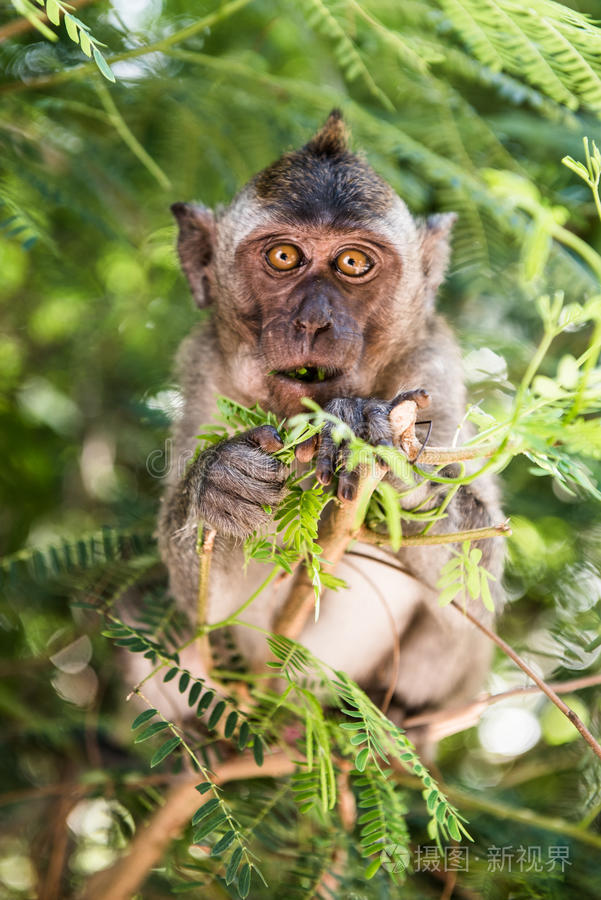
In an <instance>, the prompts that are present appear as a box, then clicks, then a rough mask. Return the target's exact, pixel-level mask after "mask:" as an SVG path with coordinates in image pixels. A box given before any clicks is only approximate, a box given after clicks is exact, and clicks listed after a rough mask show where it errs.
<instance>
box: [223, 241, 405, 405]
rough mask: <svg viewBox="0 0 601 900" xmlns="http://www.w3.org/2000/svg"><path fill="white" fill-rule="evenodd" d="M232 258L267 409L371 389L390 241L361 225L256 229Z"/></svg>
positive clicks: (394, 271) (390, 263)
mask: <svg viewBox="0 0 601 900" xmlns="http://www.w3.org/2000/svg"><path fill="white" fill-rule="evenodd" d="M235 266H236V270H237V273H238V280H239V289H238V291H237V292H236V293H237V295H238V297H239V298H241V299H242V303H241V305H240V307H239V309H240V312H241V314H242V317H244V318H246V320H247V322H248V325H249V328H248V331H247V335H248V337H247V340H248V342H249V344H252V345H253V352H252V357H253V360H254V367H257V366H258V367H262V373H261V374H262V376H263V380H264V384H265V387H266V390H267V392H268V394H269V396H270V400H271V402H272V405H273V406H274V407H275V408H277V409H278V410H279V411H281V412H282V413H284V414H288V415H290V414H292V413H293V412H296V411H298V410H299V409H301V408H302V398H303V397H310V398H311V399H313V400H315V401H317V402H318V403H320V404H323V403H325V402H327V401H328V400H330V399H332V398H333V397H340V396H356V395H361V394H365V395H367V394H368V393H370V392H371V391H372V390H373V387H374V385H373V381H374V378H375V376H376V374H377V371H378V369H379V368H380V367H381V365H382V361H383V359H384V358H385V357H387V355H388V352H387V351H388V346H389V344H390V333H389V328H388V327H387V326H389V325H390V324H392V323H391V321H390V312H388V313H387V307H388V308H389V307H390V298H391V296H394V294H395V293H396V287H397V285H398V283H399V280H400V278H401V273H402V261H401V259H400V256H399V254H398V252H397V250H396V249H395V248H394V247H393V246H392V245H391V244H390V242H388V241H387V240H385V239H384V238H383V237H382V235H378V234H377V233H375V232H372V231H369V230H366V229H356V228H355V229H332V228H329V227H324V226H316V225H302V226H300V225H295V226H294V227H290V226H288V227H281V228H275V229H274V228H273V226H272V227H262V228H258V229H256V230H255V231H254V232H252V233H251V234H250V235H249V237H248V238H247V239H245V240H244V241H243V242H242V243H241V244H240V245H239V248H238V251H237V253H236V260H235ZM245 313H246V315H245ZM258 374H259V373H258V372H256V375H258Z"/></svg>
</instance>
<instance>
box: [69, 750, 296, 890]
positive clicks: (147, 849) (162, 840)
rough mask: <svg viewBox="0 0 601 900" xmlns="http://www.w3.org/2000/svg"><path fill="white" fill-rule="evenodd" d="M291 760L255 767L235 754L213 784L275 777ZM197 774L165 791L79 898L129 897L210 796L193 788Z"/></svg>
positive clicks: (275, 758)
mask: <svg viewBox="0 0 601 900" xmlns="http://www.w3.org/2000/svg"><path fill="white" fill-rule="evenodd" d="M294 766H295V763H294V762H292V760H290V759H288V757H287V756H285V755H284V754H283V753H274V754H272V755H271V756H267V757H266V758H265V762H264V763H263V765H262V766H261V767H260V768H259V766H257V764H256V762H255V761H254V758H253V756H252V754H249V753H245V754H243V755H242V756H237V757H236V758H235V759H231V760H229V761H228V762H225V763H223V765H221V766H218V767H217V768H216V770H215V776H214V779H213V781H214V783H215V784H219V785H221V784H225V783H226V782H228V781H241V780H243V779H245V778H279V777H281V776H282V775H289V774H290V773H291V772H293V771H294ZM198 782H199V775H198V774H195V775H192V776H187V777H186V779H185V780H184V781H182V782H181V783H180V784H178V785H176V786H175V787H173V788H172V789H171V791H170V792H169V793H168V794H167V797H166V799H165V803H164V805H163V806H161V807H160V809H158V810H157V811H156V812H155V813H154V815H153V816H152V818H151V820H150V822H149V823H148V825H147V826H146V827H142V828H139V829H138V832H137V834H136V836H135V838H134V839H133V841H132V842H131V844H130V845H129V848H128V850H127V852H126V853H125V855H124V856H122V857H121V858H120V859H119V860H118V861H117V862H116V863H114V864H113V865H112V866H110V867H109V868H108V869H104V870H103V871H102V872H98V873H97V874H96V875H93V876H92V878H90V879H89V880H88V882H87V884H86V885H85V887H84V890H83V893H82V894H80V900H109V898H110V900H130V898H131V897H132V896H133V895H134V894H136V893H137V891H138V890H139V889H140V887H141V885H142V884H143V883H144V881H145V879H146V877H147V875H148V873H149V872H150V870H151V869H152V867H153V866H155V865H156V864H157V863H158V862H159V861H160V860H161V858H162V856H163V853H164V852H165V850H166V849H167V846H168V845H169V844H170V842H171V841H172V840H173V839H174V838H176V837H177V836H178V835H179V834H180V833H181V832H182V831H183V829H184V828H185V827H186V825H187V824H188V822H189V821H190V819H191V817H192V816H193V815H194V813H195V812H196V810H197V809H198V808H199V807H200V806H202V805H203V803H206V801H207V800H209V799H210V797H211V794H210V793H207V794H204V795H201V794H199V793H198V791H197V790H196V787H195V786H196V785H197V784H198Z"/></svg>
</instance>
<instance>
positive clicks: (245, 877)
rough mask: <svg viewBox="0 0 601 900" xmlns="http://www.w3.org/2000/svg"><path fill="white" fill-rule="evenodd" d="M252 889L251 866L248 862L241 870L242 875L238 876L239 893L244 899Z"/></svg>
mask: <svg viewBox="0 0 601 900" xmlns="http://www.w3.org/2000/svg"><path fill="white" fill-rule="evenodd" d="M249 891H250V866H249V864H248V863H244V865H243V866H242V869H241V870H240V877H239V878H238V893H239V894H240V896H241V897H242V900H244V898H245V897H248V892H249Z"/></svg>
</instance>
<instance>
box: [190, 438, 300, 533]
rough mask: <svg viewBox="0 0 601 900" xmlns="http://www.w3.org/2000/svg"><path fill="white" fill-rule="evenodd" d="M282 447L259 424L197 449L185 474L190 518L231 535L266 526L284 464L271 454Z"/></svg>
mask: <svg viewBox="0 0 601 900" xmlns="http://www.w3.org/2000/svg"><path fill="white" fill-rule="evenodd" d="M283 446H284V443H283V441H282V439H281V437H280V436H279V434H278V432H277V431H276V429H275V428H273V427H272V426H271V425H261V426H260V427H258V428H253V429H252V430H251V431H247V432H245V434H241V435H238V436H237V437H234V438H230V439H229V440H226V441H223V443H221V444H217V445H216V446H215V447H211V448H209V449H208V450H205V451H204V452H203V453H201V454H200V456H199V457H198V459H197V460H196V461H195V462H194V464H193V465H192V467H191V469H190V470H189V472H188V474H187V476H186V482H187V484H186V492H187V493H188V497H189V499H190V502H191V504H192V509H193V511H194V513H195V518H196V517H197V518H198V519H200V520H202V521H203V522H205V523H206V524H207V525H209V526H210V527H212V528H214V529H215V530H216V531H217V532H218V533H219V534H227V535H231V536H232V537H237V538H245V537H248V535H249V534H252V532H253V531H255V530H256V529H258V528H261V527H263V526H264V525H266V524H267V523H268V522H269V521H270V517H271V514H270V510H271V509H273V508H274V507H275V506H276V505H277V504H278V503H279V502H280V500H281V499H282V496H283V493H284V484H285V482H286V475H287V468H286V466H285V465H284V464H283V463H281V462H280V461H279V460H278V459H275V457H273V456H271V454H272V453H275V452H276V451H277V450H281V448H282V447H283Z"/></svg>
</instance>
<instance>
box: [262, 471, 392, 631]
mask: <svg viewBox="0 0 601 900" xmlns="http://www.w3.org/2000/svg"><path fill="white" fill-rule="evenodd" d="M361 468H362V471H361V474H360V478H359V490H358V491H357V496H356V497H355V499H354V500H350V501H347V502H345V503H340V504H339V505H338V506H336V507H335V508H333V509H332V510H331V511H330V515H329V516H328V517H327V518H326V519H325V521H324V522H323V523H321V524H320V527H319V545H320V547H322V548H323V562H322V567H323V569H324V570H325V571H326V572H333V571H334V569H335V568H336V566H337V565H338V563H339V562H340V560H341V559H342V557H343V556H344V554H345V551H346V549H347V547H348V546H349V544H350V543H351V541H353V540H354V539H355V538H356V536H357V534H358V532H359V530H360V528H361V522H362V518H363V517H362V516H361V511H362V510H364V509H365V508H366V507H367V503H369V498H370V497H371V495H372V494H373V492H374V490H375V489H376V486H377V484H378V483H379V482H380V481H381V479H382V478H383V477H384V475H385V474H386V469H385V468H384V467H383V466H375V467H371V466H369V467H368V466H363V467H361ZM358 517H359V521H357V518H358ZM314 608H315V591H314V588H313V584H312V582H311V579H310V577H309V574H308V572H307V569H306V567H305V566H304V565H303V564H302V563H301V564H300V565H299V566H298V567H297V569H296V572H295V573H294V576H293V579H292V586H291V588H290V592H289V594H288V599H287V601H286V603H285V604H284V607H283V609H282V610H281V612H280V614H279V615H278V617H277V618H276V620H275V622H274V626H273V628H274V631H276V632H277V633H278V634H283V635H284V636H285V637H288V638H292V639H294V640H295V639H296V638H297V637H298V636H299V635H300V633H301V631H302V630H303V628H304V627H305V623H306V622H307V620H308V618H309V616H310V615H311V612H312V611H313V609H314Z"/></svg>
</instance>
